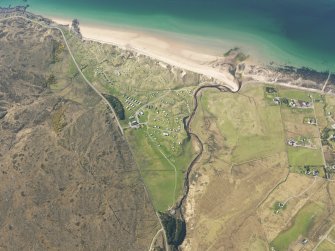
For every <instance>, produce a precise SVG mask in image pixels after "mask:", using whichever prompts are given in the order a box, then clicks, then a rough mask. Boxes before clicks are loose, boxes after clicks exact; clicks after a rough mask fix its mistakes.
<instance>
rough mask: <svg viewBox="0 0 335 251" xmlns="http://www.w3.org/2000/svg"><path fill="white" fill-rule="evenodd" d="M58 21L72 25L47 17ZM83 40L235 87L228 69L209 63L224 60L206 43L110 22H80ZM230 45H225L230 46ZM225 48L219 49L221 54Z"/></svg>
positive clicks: (59, 19) (66, 23)
mask: <svg viewBox="0 0 335 251" xmlns="http://www.w3.org/2000/svg"><path fill="white" fill-rule="evenodd" d="M48 18H50V19H51V20H52V21H54V22H55V23H57V24H61V25H71V22H72V20H70V19H65V18H59V17H48ZM79 27H80V31H81V34H82V37H83V40H86V41H94V42H99V43H102V44H110V45H114V46H117V47H120V48H122V49H125V50H131V51H134V52H136V53H138V54H141V55H145V56H148V57H150V58H152V59H155V60H158V61H161V62H162V63H165V64H168V65H171V66H174V67H178V68H181V69H184V70H188V71H192V72H195V73H198V74H201V75H204V76H207V77H209V78H212V79H213V80H217V81H220V82H223V83H224V84H226V85H227V87H229V88H230V89H232V90H233V91H234V90H237V89H238V83H236V81H235V79H234V77H233V76H232V75H231V74H229V73H228V72H227V71H225V70H222V69H220V68H216V67H214V66H212V64H213V63H214V62H217V61H220V60H223V59H224V57H223V56H221V55H220V54H219V53H218V52H216V55H215V51H214V50H211V49H210V48H208V47H206V46H203V47H202V46H199V45H194V44H191V43H187V42H182V41H180V40H178V39H174V38H173V37H171V38H168V37H166V36H160V34H153V33H149V32H143V31H138V30H130V29H122V28H116V27H112V26H108V27H107V26H100V25H99V26H98V25H90V24H85V23H84V24H82V23H80V25H79ZM230 48H231V47H227V50H229V49H230ZM224 52H225V51H222V54H224Z"/></svg>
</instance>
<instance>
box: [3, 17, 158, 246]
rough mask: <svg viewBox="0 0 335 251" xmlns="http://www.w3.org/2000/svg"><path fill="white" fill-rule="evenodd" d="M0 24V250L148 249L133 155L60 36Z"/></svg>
mask: <svg viewBox="0 0 335 251" xmlns="http://www.w3.org/2000/svg"><path fill="white" fill-rule="evenodd" d="M0 30H1V32H0V48H1V49H0V76H1V78H0V250H48V249H52V250H146V249H148V247H149V246H150V242H151V240H152V237H153V236H154V235H155V234H156V232H157V230H158V229H159V223H158V219H157V216H156V215H155V212H154V210H153V208H152V205H151V203H150V200H149V198H148V196H147V193H146V190H145V187H144V184H143V182H142V181H141V179H140V175H139V172H138V170H137V166H136V163H135V162H134V159H133V157H132V154H131V152H130V149H129V147H128V144H127V142H126V141H125V140H124V138H123V137H122V136H121V135H120V133H119V131H118V129H117V127H116V126H115V125H114V122H113V119H112V118H111V115H110V113H109V111H108V110H106V107H105V105H104V104H103V103H102V102H101V100H100V98H99V97H97V95H95V93H94V92H92V91H91V90H90V89H89V88H88V87H87V86H86V85H85V83H84V82H83V81H82V80H81V79H80V78H79V75H78V74H74V75H72V73H70V72H69V68H70V62H71V59H70V58H69V55H68V53H67V51H66V50H65V49H63V50H61V48H62V46H60V47H59V48H58V47H57V48H56V49H55V44H56V45H61V44H62V40H61V36H60V34H59V33H58V32H56V31H50V30H48V29H45V28H41V27H39V26H38V25H36V24H33V23H29V22H27V21H25V20H22V19H21V20H20V19H16V20H8V21H1V22H0ZM55 53H56V54H57V55H56V56H55ZM55 58H56V59H57V60H55ZM50 76H54V77H50Z"/></svg>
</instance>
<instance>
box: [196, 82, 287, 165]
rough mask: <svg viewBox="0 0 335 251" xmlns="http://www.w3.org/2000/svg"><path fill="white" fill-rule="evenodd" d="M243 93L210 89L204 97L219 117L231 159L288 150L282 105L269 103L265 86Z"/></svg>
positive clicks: (221, 131) (267, 154) (210, 108)
mask: <svg viewBox="0 0 335 251" xmlns="http://www.w3.org/2000/svg"><path fill="white" fill-rule="evenodd" d="M241 94H242V95H236V94H230V93H226V94H222V93H218V92H210V91H208V92H206V93H205V95H204V97H203V100H202V104H203V106H204V107H205V109H206V110H207V112H208V113H209V114H211V115H212V116H213V117H215V118H216V121H217V125H218V127H219V129H220V133H221V134H222V136H223V137H224V139H225V142H224V144H225V147H227V148H229V149H230V151H231V152H232V154H231V161H232V162H233V163H241V162H244V161H248V160H253V159H258V158H262V157H267V156H269V155H271V154H274V153H278V152H283V151H285V144H284V131H283V127H282V121H281V115H280V107H279V106H272V105H269V104H268V102H267V100H266V98H264V87H263V86H257V87H253V88H249V89H247V90H244V92H242V93H241ZM246 107H247V109H246Z"/></svg>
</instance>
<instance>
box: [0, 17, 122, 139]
mask: <svg viewBox="0 0 335 251" xmlns="http://www.w3.org/2000/svg"><path fill="white" fill-rule="evenodd" d="M17 18H22V19H24V20H27V21H29V22H32V23H35V24H38V25H40V26H42V27H44V28H47V29H54V30H58V31H59V32H60V33H61V34H62V37H63V40H64V42H65V45H66V48H67V50H68V51H69V53H70V56H71V58H72V61H73V63H74V64H75V66H76V68H77V70H78V71H79V73H80V75H81V76H82V77H83V79H84V80H85V82H86V84H88V85H89V86H90V87H91V88H92V89H93V91H94V92H95V93H96V94H98V95H99V96H100V97H101V99H102V100H103V102H104V103H106V105H107V106H108V107H109V109H110V110H111V112H112V113H113V116H114V119H115V121H116V123H117V125H118V127H119V129H120V133H121V134H122V135H124V132H123V129H122V126H121V124H120V121H119V120H118V118H117V116H116V113H115V111H114V108H113V107H112V105H111V104H110V103H109V102H108V100H107V99H106V98H105V97H104V95H102V93H101V92H100V91H99V90H98V89H97V88H96V87H95V86H94V85H93V84H92V83H91V82H90V81H89V80H88V79H87V78H86V76H85V75H84V73H83V72H82V71H81V69H80V66H79V65H78V63H77V61H76V59H75V57H74V56H73V53H72V51H71V49H70V46H69V44H68V42H67V39H66V37H65V34H64V32H63V30H62V29H61V28H59V27H57V26H55V25H45V24H43V23H40V22H38V21H35V20H32V19H29V18H27V17H25V16H11V17H6V18H2V19H0V22H1V21H5V20H10V19H17Z"/></svg>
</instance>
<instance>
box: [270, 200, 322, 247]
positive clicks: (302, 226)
mask: <svg viewBox="0 0 335 251" xmlns="http://www.w3.org/2000/svg"><path fill="white" fill-rule="evenodd" d="M322 211H323V208H322V207H321V206H320V205H318V204H316V203H314V202H312V203H309V204H307V205H305V206H304V207H303V208H302V209H301V210H300V211H299V212H298V213H297V215H296V216H295V217H294V219H293V220H292V225H291V226H290V227H289V228H288V229H286V230H284V231H283V232H281V233H280V234H279V235H278V236H277V237H276V238H275V239H274V240H273V241H272V242H271V246H272V247H274V248H275V250H276V251H286V250H288V247H289V246H290V244H291V243H292V242H293V241H296V240H297V239H298V238H299V237H300V236H301V237H302V238H303V237H304V236H306V235H307V234H308V230H309V229H310V228H311V227H312V225H313V222H314V221H315V219H316V218H317V217H318V216H319V215H320V214H321V213H322Z"/></svg>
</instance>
